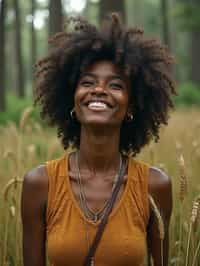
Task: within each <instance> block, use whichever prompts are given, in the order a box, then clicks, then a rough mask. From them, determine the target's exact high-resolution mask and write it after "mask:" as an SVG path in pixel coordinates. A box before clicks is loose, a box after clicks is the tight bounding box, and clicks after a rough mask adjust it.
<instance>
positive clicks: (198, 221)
mask: <svg viewBox="0 0 200 266" xmlns="http://www.w3.org/2000/svg"><path fill="white" fill-rule="evenodd" d="M195 202H196V206H195V210H194V211H193V212H192V215H193V216H194V217H193V220H194V224H193V230H194V232H196V231H197V229H198V228H199V226H200V195H199V196H197V198H196V200H195ZM193 207H194V206H193ZM191 219H192V217H191Z"/></svg>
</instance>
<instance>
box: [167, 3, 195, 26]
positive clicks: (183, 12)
mask: <svg viewBox="0 0 200 266" xmlns="http://www.w3.org/2000/svg"><path fill="white" fill-rule="evenodd" d="M172 14H173V15H174V16H175V17H176V18H177V22H178V24H179V27H180V29H181V30H182V31H194V30H197V31H198V30H200V16H199V14H200V4H193V3H178V4H176V6H175V8H174V10H173V12H172Z"/></svg>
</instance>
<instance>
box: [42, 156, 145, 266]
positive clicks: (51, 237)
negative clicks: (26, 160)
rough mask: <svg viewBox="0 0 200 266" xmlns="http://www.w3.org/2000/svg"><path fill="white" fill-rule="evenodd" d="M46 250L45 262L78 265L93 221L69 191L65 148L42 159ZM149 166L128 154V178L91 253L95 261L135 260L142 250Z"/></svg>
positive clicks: (100, 264) (112, 265)
mask: <svg viewBox="0 0 200 266" xmlns="http://www.w3.org/2000/svg"><path fill="white" fill-rule="evenodd" d="M46 167H47V172H48V178H49V185H48V204H47V214H46V222H47V250H48V256H49V260H50V263H51V266H82V265H83V261H84V258H85V256H86V255H87V252H88V242H89V243H91V242H92V240H93V238H94V236H95V233H96V230H97V227H98V225H99V222H97V223H94V222H92V221H90V220H88V219H87V218H86V217H85V216H84V214H83V212H82V210H81V208H80V207H79V204H78V202H77V200H76V198H75V195H74V194H73V191H72V188H71V184H70V178H69V175H68V154H65V155H64V156H63V157H62V158H59V159H56V160H52V161H49V162H47V164H46ZM148 175H149V166H148V165H147V164H145V163H143V162H141V161H136V160H135V159H133V158H129V162H128V179H127V183H126V185H125V189H124V191H123V193H122V195H121V198H120V200H119V201H118V202H117V203H116V206H115V207H114V209H113V210H112V212H111V214H110V217H109V220H108V224H107V225H106V228H105V231H104V233H103V236H102V239H101V241H100V243H99V245H98V248H97V251H96V254H95V266H125V265H126V266H133V265H134V266H140V265H142V264H143V261H144V256H145V251H146V227H147V223H148V219H149V205H148V181H147V180H148Z"/></svg>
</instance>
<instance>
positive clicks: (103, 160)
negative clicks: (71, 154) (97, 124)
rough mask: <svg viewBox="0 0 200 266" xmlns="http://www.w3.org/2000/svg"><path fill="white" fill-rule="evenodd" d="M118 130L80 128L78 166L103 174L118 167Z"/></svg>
mask: <svg viewBox="0 0 200 266" xmlns="http://www.w3.org/2000/svg"><path fill="white" fill-rule="evenodd" d="M119 141H120V128H119V129H116V128H115V129H114V130H105V131H104V130H101V131H99V130H96V131H94V130H91V129H89V128H86V127H84V126H82V128H81V136H80V151H79V156H80V165H81V166H82V167H84V166H85V167H84V168H89V169H90V170H91V171H93V172H96V171H99V172H104V171H106V170H108V169H109V170H110V169H116V167H118V165H119V157H120V153H119Z"/></svg>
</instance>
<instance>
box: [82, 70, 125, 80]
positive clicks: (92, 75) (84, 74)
mask: <svg viewBox="0 0 200 266" xmlns="http://www.w3.org/2000/svg"><path fill="white" fill-rule="evenodd" d="M85 76H90V77H92V78H97V75H95V74H93V73H91V72H85V73H82V74H81V76H80V78H83V77H85ZM108 78H109V79H119V80H121V81H123V82H125V79H124V78H123V77H121V76H120V75H109V76H108Z"/></svg>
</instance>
